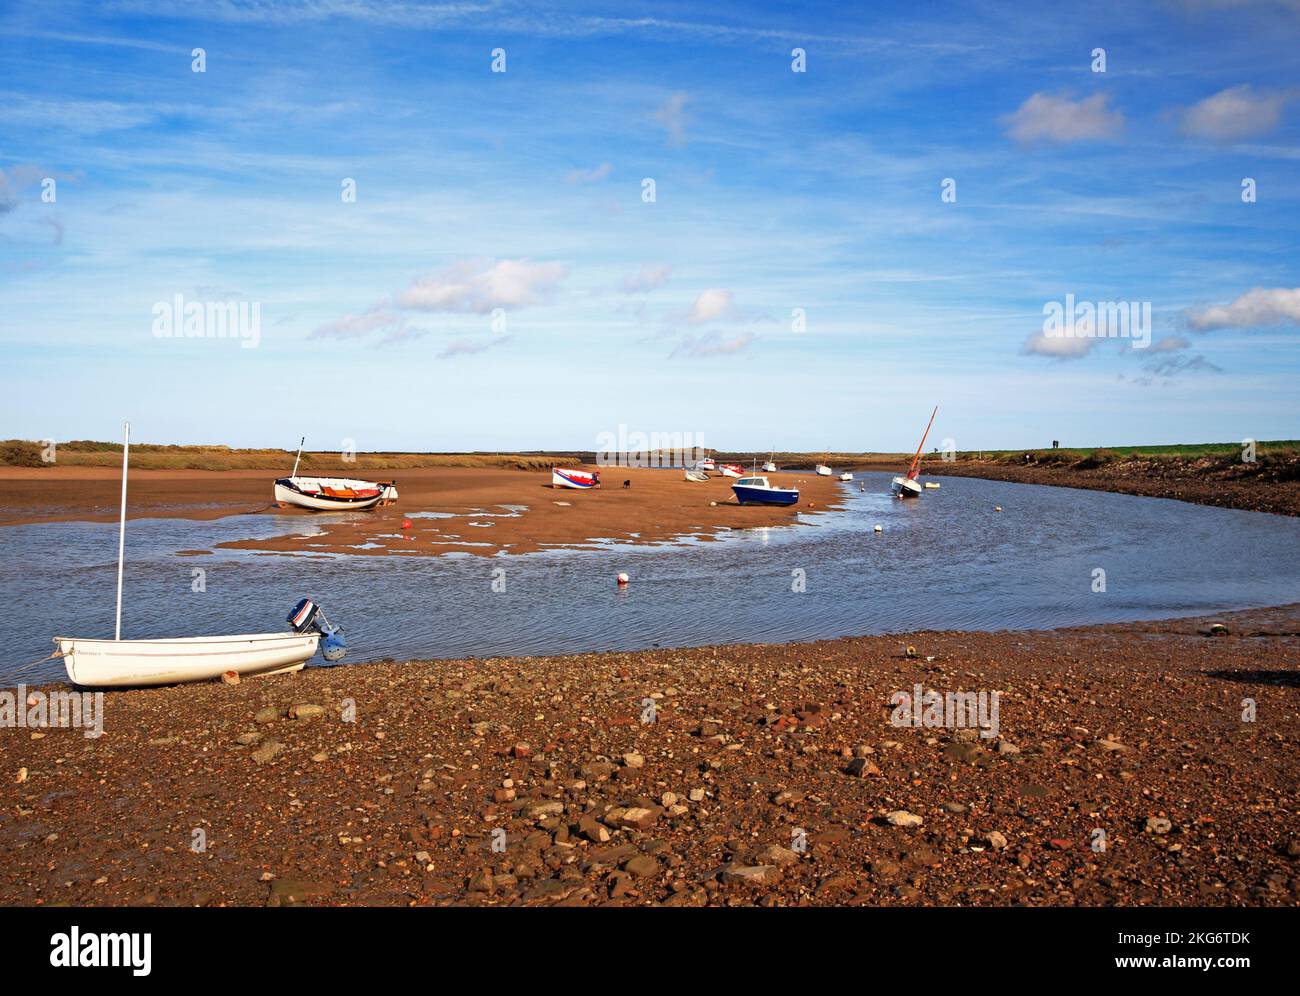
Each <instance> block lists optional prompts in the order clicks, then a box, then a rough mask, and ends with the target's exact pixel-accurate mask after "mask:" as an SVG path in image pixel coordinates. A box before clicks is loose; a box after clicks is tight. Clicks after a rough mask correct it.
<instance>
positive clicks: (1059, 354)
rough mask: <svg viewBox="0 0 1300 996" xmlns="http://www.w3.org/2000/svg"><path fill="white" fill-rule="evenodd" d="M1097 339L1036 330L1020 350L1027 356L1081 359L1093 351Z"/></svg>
mask: <svg viewBox="0 0 1300 996" xmlns="http://www.w3.org/2000/svg"><path fill="white" fill-rule="evenodd" d="M1096 342H1098V340H1097V339H1091V338H1087V337H1086V336H1063V335H1062V336H1052V335H1047V333H1045V332H1035V333H1034V334H1033V335H1031V336H1030V337H1029V338H1028V339H1026V340H1025V343H1024V345H1023V346H1021V347H1020V352H1021V353H1023V354H1025V355H1026V356H1046V357H1048V358H1050V359H1053V360H1079V359H1082V358H1083V357H1085V356H1087V355H1088V354H1089V353H1090V352H1092V347H1093V345H1094V344H1095V343H1096Z"/></svg>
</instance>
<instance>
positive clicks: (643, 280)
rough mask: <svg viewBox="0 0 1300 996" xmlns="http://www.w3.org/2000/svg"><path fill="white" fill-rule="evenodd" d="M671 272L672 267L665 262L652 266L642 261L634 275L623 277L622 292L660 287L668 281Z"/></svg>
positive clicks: (637, 291)
mask: <svg viewBox="0 0 1300 996" xmlns="http://www.w3.org/2000/svg"><path fill="white" fill-rule="evenodd" d="M672 272H673V268H672V267H671V266H668V265H667V264H665V263H660V264H658V265H652V266H648V265H646V264H645V263H642V264H641V269H639V270H638V271H637V272H636V275H635V276H631V277H624V278H623V293H625V294H639V293H641V292H642V291H649V290H654V289H655V288H656V287H662V286H663V285H664V284H666V283H668V278H669V276H671V275H672Z"/></svg>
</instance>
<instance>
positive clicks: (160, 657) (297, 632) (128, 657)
mask: <svg viewBox="0 0 1300 996" xmlns="http://www.w3.org/2000/svg"><path fill="white" fill-rule="evenodd" d="M130 447H131V424H130V423H129V422H128V423H127V425H126V433H125V436H124V439H123V443H122V508H121V513H120V516H119V519H118V534H117V623H116V629H115V633H114V636H113V639H111V640H104V639H82V638H80V637H73V636H56V637H55V638H54V642H55V644H56V645H57V646H58V650H57V651H56V652H55V655H54V656H61V657H62V658H63V663H64V666H65V668H66V669H67V672H68V679H69V680H70V681H71V682H72V683H73V684H74V685H82V686H86V687H91V688H129V687H138V686H141V685H172V684H177V683H180V682H185V681H210V680H211V679H213V678H217V677H220V676H221V675H223V674H225V673H226V672H227V671H234V672H235V673H236V674H238V675H243V676H251V675H258V674H281V673H283V672H285V671H297V670H299V669H300V668H301V667H302V666H303V665H304V664H306V663H307V661H308V660H309V659H310V658H311V657H312V655H313V654H315V653H316V651H317V649H319V648H320V647H321V641H322V639H323V640H324V655H325V658H326V660H331V661H336V660H339V659H341V658H342V657H343V655H344V653H345V652H346V651H345V647H344V643H343V635H342V633H341V631H340V630H339V629H338V627H336V626H331V625H330V624H329V621H328V620H326V619H325V616H324V614H323V613H322V612H321V611H320V609H319V608H318V607H317V606H316V605H315V603H313V602H312V601H311V600H310V599H305V598H304V599H303V600H302V601H301V602H299V603H298V605H297V607H296V608H295V609H294V610H293V612H291V613H290V614H289V619H288V622H289V623H290V624H291V625H292V626H293V630H292V631H291V632H287V633H250V634H245V635H241V636H189V637H178V638H171V639H162V640H123V639H122V570H123V566H124V564H125V552H126V478H127V467H128V462H129V453H130Z"/></svg>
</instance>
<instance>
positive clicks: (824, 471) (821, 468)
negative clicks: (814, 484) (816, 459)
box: [817, 463, 831, 477]
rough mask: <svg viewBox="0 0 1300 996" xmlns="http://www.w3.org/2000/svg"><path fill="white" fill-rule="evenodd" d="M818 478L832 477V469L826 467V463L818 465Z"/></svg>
mask: <svg viewBox="0 0 1300 996" xmlns="http://www.w3.org/2000/svg"><path fill="white" fill-rule="evenodd" d="M817 476H818V477H830V476H831V469H830V467H828V466H826V464H824V463H819V464H818V465H817Z"/></svg>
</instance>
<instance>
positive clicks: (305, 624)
mask: <svg viewBox="0 0 1300 996" xmlns="http://www.w3.org/2000/svg"><path fill="white" fill-rule="evenodd" d="M286 621H287V622H288V623H289V625H290V626H292V627H293V631H294V632H295V633H305V632H306V631H307V630H309V629H315V630H316V631H317V632H318V633H320V635H321V641H320V651H321V656H322V657H324V658H325V659H326V660H327V661H330V662H333V661H341V660H342V659H343V657H344V655H345V654H347V652H348V647H347V641H346V640H345V639H344V638H343V630H342V629H340V628H339V627H338V626H335V625H334V624H333V623H331V622H330V621H329V620H328V619H327V618H325V613H324V612H322V611H321V608H320V606H319V605H317V604H316V603H315V602H313V601H312V600H311V599H310V598H304V599H303V600H302V601H301V602H299V603H298V604H297V605H295V606H294V609H293V611H292V612H290V613H289V617H288V619H287V620H286Z"/></svg>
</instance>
